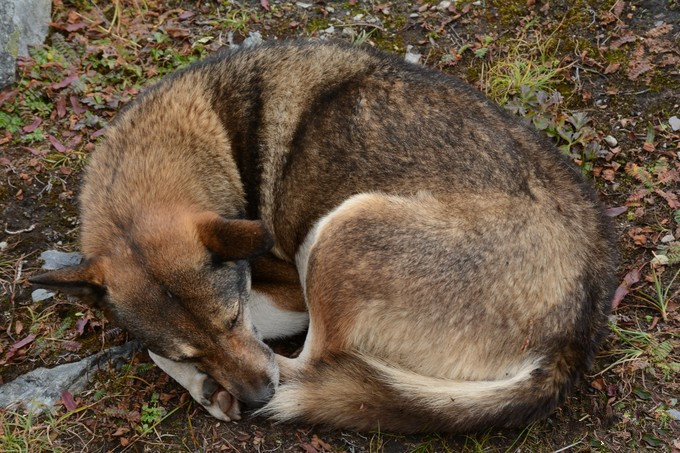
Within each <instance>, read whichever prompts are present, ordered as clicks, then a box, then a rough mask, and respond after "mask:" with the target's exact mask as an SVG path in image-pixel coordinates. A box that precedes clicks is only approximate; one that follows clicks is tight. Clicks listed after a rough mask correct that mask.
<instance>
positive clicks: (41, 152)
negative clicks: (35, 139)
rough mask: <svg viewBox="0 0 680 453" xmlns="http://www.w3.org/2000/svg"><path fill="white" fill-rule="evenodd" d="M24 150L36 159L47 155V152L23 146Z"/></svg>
mask: <svg viewBox="0 0 680 453" xmlns="http://www.w3.org/2000/svg"><path fill="white" fill-rule="evenodd" d="M24 149H25V150H26V151H28V152H29V153H31V154H33V155H34V156H38V157H42V156H44V155H45V154H47V151H40V150H38V149H35V148H30V147H28V146H24Z"/></svg>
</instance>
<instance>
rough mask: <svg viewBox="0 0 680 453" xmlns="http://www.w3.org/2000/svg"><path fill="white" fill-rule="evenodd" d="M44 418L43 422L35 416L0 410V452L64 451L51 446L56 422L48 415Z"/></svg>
mask: <svg viewBox="0 0 680 453" xmlns="http://www.w3.org/2000/svg"><path fill="white" fill-rule="evenodd" d="M46 418H47V419H46V420H44V421H43V420H39V417H38V416H37V415H33V414H28V415H22V414H19V413H17V412H13V411H6V410H0V451H3V452H6V453H13V452H17V453H18V452H27V451H54V452H60V451H64V450H63V449H62V448H59V447H57V446H56V445H54V444H53V441H54V438H55V435H56V431H55V430H54V429H53V428H54V427H55V425H56V422H57V420H56V419H55V418H54V417H53V416H52V415H51V414H49V413H48V414H47V415H46Z"/></svg>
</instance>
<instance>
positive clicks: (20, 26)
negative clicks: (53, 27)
mask: <svg viewBox="0 0 680 453" xmlns="http://www.w3.org/2000/svg"><path fill="white" fill-rule="evenodd" d="M51 16H52V2H51V0H0V89H1V88H3V87H4V86H6V85H9V84H11V83H14V81H15V75H16V60H17V57H25V56H27V55H28V47H29V46H37V45H40V44H42V43H43V42H44V41H45V38H46V37H47V32H48V31H49V23H50V20H51Z"/></svg>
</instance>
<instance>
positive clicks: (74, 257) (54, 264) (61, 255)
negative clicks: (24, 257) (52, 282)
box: [40, 250, 83, 271]
mask: <svg viewBox="0 0 680 453" xmlns="http://www.w3.org/2000/svg"><path fill="white" fill-rule="evenodd" d="M40 259H41V260H43V261H44V262H45V264H43V265H42V268H43V269H45V270H47V271H53V270H57V269H61V268H62V267H68V266H76V265H78V264H80V261H82V259H83V256H82V255H81V254H80V253H76V252H73V253H66V252H60V251H58V250H45V251H44V252H42V253H41V254H40Z"/></svg>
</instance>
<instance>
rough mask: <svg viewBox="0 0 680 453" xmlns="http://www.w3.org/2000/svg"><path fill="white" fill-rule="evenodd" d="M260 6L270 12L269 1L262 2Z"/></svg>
mask: <svg viewBox="0 0 680 453" xmlns="http://www.w3.org/2000/svg"><path fill="white" fill-rule="evenodd" d="M260 5H261V6H262V7H263V8H264V9H266V10H267V11H269V0H260Z"/></svg>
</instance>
